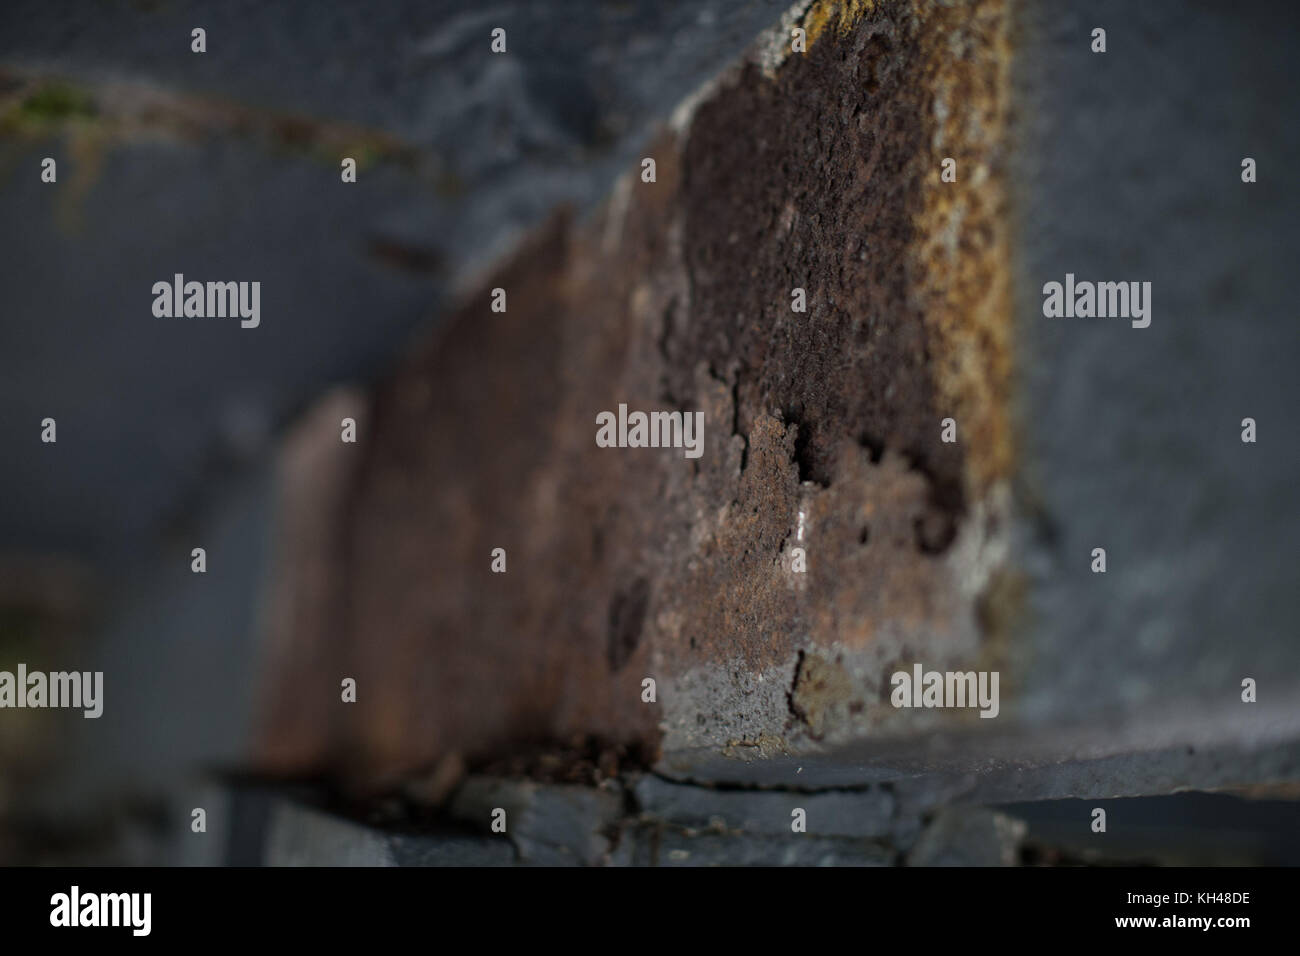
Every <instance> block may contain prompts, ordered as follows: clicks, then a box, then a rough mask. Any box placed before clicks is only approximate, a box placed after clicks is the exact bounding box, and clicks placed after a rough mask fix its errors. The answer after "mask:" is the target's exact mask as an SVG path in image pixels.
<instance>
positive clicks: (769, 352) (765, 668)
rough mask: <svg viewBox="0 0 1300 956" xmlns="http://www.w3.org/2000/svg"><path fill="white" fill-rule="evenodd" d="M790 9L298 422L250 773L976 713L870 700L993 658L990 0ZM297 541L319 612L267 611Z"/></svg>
mask: <svg viewBox="0 0 1300 956" xmlns="http://www.w3.org/2000/svg"><path fill="white" fill-rule="evenodd" d="M787 20H789V22H790V23H795V24H799V23H802V24H805V29H807V31H808V35H809V37H810V44H809V47H808V50H807V52H806V53H803V54H789V55H786V56H784V57H780V56H773V50H774V49H775V47H774V46H773V44H774V43H775V42H776V40H777V39H779V38H780V36H779V31H784V30H785V29H786V27H787V26H788V25H789V24H788V23H783V24H782V25H781V26H780V27H779V28H778V32H777V33H774V35H773V36H769V37H767V38H765V40H764V41H763V42H762V43H760V44H759V45H757V46H756V47H755V50H754V52H753V54H752V55H751V56H750V57H749V58H748V59H746V60H745V61H744V62H742V63H740V64H738V65H736V66H735V67H733V68H732V69H730V70H728V72H727V73H726V74H724V75H723V76H721V77H720V78H719V79H718V81H717V82H716V83H714V84H712V85H711V87H710V89H709V90H708V91H707V92H706V93H704V94H703V95H701V96H700V97H697V98H695V99H694V100H692V101H691V103H690V104H688V106H686V107H684V108H683V109H682V110H680V111H679V112H678V114H676V116H675V117H674V122H673V123H672V124H671V126H670V128H669V129H666V130H665V131H664V132H663V133H662V134H661V135H660V136H659V138H658V139H657V140H655V141H654V142H653V143H652V144H650V146H648V147H647V152H646V155H648V156H653V157H654V158H655V159H656V165H657V170H656V172H657V178H656V181H655V182H653V183H646V182H643V181H642V180H641V177H640V175H639V169H637V170H634V171H631V172H629V173H628V174H627V176H626V177H625V178H624V179H623V180H621V181H620V182H619V183H618V184H617V186H616V187H615V189H614V190H613V193H612V195H611V197H610V199H609V201H608V202H607V203H606V205H605V206H604V208H603V209H602V210H600V211H599V212H598V213H597V214H596V215H594V216H593V217H591V219H590V220H588V221H586V222H584V223H581V224H579V225H573V224H571V223H570V221H569V220H568V219H566V218H565V217H558V218H556V219H555V220H553V221H552V222H551V223H550V224H549V225H548V226H547V227H546V228H545V229H543V230H540V231H539V233H538V234H537V235H535V236H533V237H531V238H530V240H529V241H528V242H526V243H525V244H524V245H523V246H522V247H521V249H520V250H519V252H518V253H517V255H516V256H515V257H514V259H513V261H512V262H510V263H508V264H506V265H505V266H503V267H502V268H501V269H500V270H499V271H497V272H496V273H495V274H493V275H491V276H490V277H489V278H488V279H487V280H486V281H485V283H484V285H483V288H481V289H479V290H477V291H475V292H473V293H471V294H470V295H468V296H467V297H466V301H465V304H464V306H463V307H462V308H461V309H460V311H459V312H458V313H457V314H455V315H453V316H451V317H449V319H448V320H447V321H446V322H445V323H444V324H442V325H441V326H440V327H439V330H438V331H437V333H436V334H435V335H434V336H433V337H431V338H430V339H429V340H428V341H427V342H425V343H423V344H421V345H420V346H419V347H417V348H416V349H414V350H413V351H412V353H411V354H410V356H409V357H408V358H407V360H406V361H404V362H403V364H402V366H401V368H399V369H397V370H396V371H395V372H394V373H393V374H392V375H391V376H390V377H389V378H388V379H387V380H386V381H385V382H384V383H382V384H381V385H380V386H379V387H378V388H377V389H376V390H375V393H374V394H373V395H372V396H370V397H369V399H368V406H369V414H368V417H367V418H366V422H367V425H366V428H365V430H364V435H363V441H362V443H360V444H359V445H357V446H339V445H338V435H337V426H333V425H330V424H329V423H326V424H325V425H317V426H315V432H314V434H315V438H316V441H317V442H318V443H319V445H320V447H322V448H323V447H327V446H328V447H329V448H331V449H333V451H332V452H331V454H333V455H337V456H350V461H351V464H350V465H348V466H347V468H346V474H345V475H344V476H343V477H341V478H338V479H337V480H336V481H335V483H334V487H335V491H334V492H332V493H331V494H329V495H327V496H325V497H327V498H328V500H329V501H330V502H331V506H330V508H329V509H328V513H324V512H322V514H320V515H315V516H311V515H305V514H303V510H304V509H301V508H299V509H296V511H295V512H292V513H287V514H286V517H285V518H284V519H283V523H282V527H281V529H280V534H279V540H280V541H281V549H282V565H281V566H282V570H281V573H280V574H279V576H278V579H277V583H276V584H275V585H274V586H273V589H272V592H271V595H270V605H269V606H270V608H271V613H270V616H269V617H268V621H269V622H270V625H269V628H268V634H269V641H270V643H271V646H272V651H273V657H272V659H273V660H274V661H275V662H276V664H275V668H274V670H273V674H272V679H271V681H270V682H269V684H268V688H267V693H268V695H269V696H268V700H271V701H273V700H276V699H281V700H284V699H292V700H294V701H295V707H294V708H292V709H289V708H286V707H284V706H280V707H278V708H276V707H268V708H267V710H266V720H265V721H264V722H263V726H262V730H261V734H260V736H259V740H260V741H262V747H261V751H260V754H259V756H260V763H259V765H260V766H261V767H262V769H266V770H270V771H274V772H278V773H298V774H301V773H308V772H311V773H320V772H332V773H334V774H335V775H337V776H338V777H339V778H340V779H341V780H343V781H345V782H347V783H349V784H351V785H353V786H356V787H359V788H362V789H378V788H382V787H385V786H388V785H391V784H392V783H394V782H395V781H398V780H400V778H401V777H403V776H404V775H407V774H410V773H413V772H418V771H420V770H421V769H422V768H427V767H430V766H434V765H436V764H437V763H438V762H439V761H441V760H444V759H447V758H448V756H449V755H453V754H454V755H456V759H458V760H459V759H460V758H462V757H463V758H464V759H465V760H466V761H467V762H468V763H469V764H470V765H471V766H473V765H474V763H475V762H476V761H477V762H480V763H482V762H486V761H491V760H493V759H495V758H499V757H501V756H503V755H507V754H511V753H516V752H518V751H520V750H521V749H528V748H545V747H546V746H548V745H550V744H553V743H555V742H557V741H564V742H568V741H572V740H574V739H575V738H576V739H582V740H591V741H598V742H600V743H601V745H604V746H609V747H616V748H618V747H621V748H624V749H626V750H628V751H629V752H640V753H647V754H651V755H654V754H659V755H660V756H661V759H663V760H665V761H667V762H668V763H669V764H670V763H671V758H672V755H673V754H680V753H689V752H699V751H701V750H703V751H705V752H711V753H722V754H732V755H735V756H738V757H751V756H762V755H767V754H771V753H778V752H792V753H798V752H802V751H804V750H809V749H816V748H820V747H823V746H826V745H828V744H833V743H835V742H839V741H844V740H849V739H860V738H862V737H864V736H871V735H883V734H908V733H912V732H916V731H917V730H920V729H924V728H925V727H928V726H937V725H940V724H942V723H943V722H945V721H946V722H949V723H951V722H954V721H956V722H967V721H969V720H970V719H971V718H973V717H974V713H973V712H947V713H942V712H921V711H895V710H894V709H893V708H892V707H891V706H890V704H889V693H888V692H889V687H888V677H889V674H890V673H891V672H892V671H893V670H894V669H896V668H897V667H910V665H911V663H912V662H913V661H920V662H922V663H923V664H924V665H925V666H926V667H927V668H932V669H934V668H937V669H953V668H956V667H962V668H963V669H966V668H970V667H976V666H979V667H985V668H987V667H995V668H996V667H997V666H999V664H998V657H997V655H996V654H993V653H991V652H990V650H989V648H990V646H991V644H990V642H989V641H988V640H986V638H985V635H984V633H983V628H982V627H981V621H982V620H983V621H985V622H987V621H988V620H990V619H1002V617H1004V616H1005V615H1002V616H999V615H990V613H989V610H988V599H986V598H983V596H984V594H985V592H986V590H988V587H989V583H990V581H991V580H995V579H996V577H995V575H996V572H997V570H998V568H999V566H1000V564H1001V562H1002V557H1003V554H1002V552H1003V549H1002V543H1001V541H1002V532H1001V530H1000V529H1001V528H1004V527H1005V523H1006V522H1005V517H1006V516H1005V514H1004V513H1003V511H1004V508H1005V505H1004V499H1005V492H1004V491H1003V488H1004V485H1005V482H1006V480H1007V478H1008V475H1009V471H1010V468H1011V464H1012V452H1011V447H1010V439H1009V429H1008V424H1007V403H1008V389H1009V387H1010V368H1009V362H1008V358H1007V355H1008V352H1009V349H1008V342H1007V335H1008V328H1009V321H1010V314H1009V295H1008V289H1007V284H1008V280H1007V275H1008V270H1007V265H1006V260H1007V249H1006V246H1007V237H1006V235H1005V224H1004V219H1005V216H1004V213H1003V200H1002V192H1001V186H1000V183H999V168H1000V157H999V154H998V150H999V148H1000V147H999V144H1000V142H1001V135H1002V126H1003V123H1004V117H1005V110H1006V96H1007V92H1006V77H1005V71H1006V66H1007V63H1006V61H1007V57H1008V51H1007V49H1006V38H1005V34H1006V29H1007V27H1006V21H1005V10H1004V5H1003V3H1001V2H995V0H983V2H974V3H969V4H961V5H953V6H947V5H944V4H940V3H930V2H917V3H889V2H884V3H878V4H866V3H850V4H842V5H837V4H825V3H814V4H811V5H807V4H804V5H801V7H797V8H795V10H794V11H792V13H791V14H790V15H789V16H788V17H787ZM785 36H786V37H787V38H788V32H786V33H785ZM949 156H950V157H952V158H954V159H956V161H957V169H958V181H957V182H956V183H942V182H941V181H940V178H939V175H940V169H941V165H940V164H941V161H942V160H943V158H944V157H949ZM495 287H501V288H505V289H506V290H507V294H508V311H507V312H506V313H494V312H492V311H491V310H490V309H489V302H490V290H491V289H492V288H495ZM794 288H803V289H804V290H805V291H806V295H807V302H808V310H807V312H806V313H795V312H793V311H792V310H791V291H792V290H793V289H794ZM619 403H626V404H627V405H628V407H629V408H631V409H639V410H644V411H650V410H682V411H695V410H700V411H703V412H704V413H705V431H704V454H703V456H702V457H700V458H699V459H688V458H686V457H684V456H683V454H682V452H681V451H680V450H677V449H631V448H629V449H608V448H598V447H597V446H596V444H595V432H596V424H595V423H596V415H597V414H598V413H599V412H601V411H607V410H609V411H612V410H615V409H617V407H618V405H619ZM948 417H951V418H954V419H955V420H956V422H957V429H958V438H959V440H958V442H957V443H955V444H945V443H943V442H941V440H940V430H941V426H940V422H941V420H942V419H944V418H948ZM308 427H309V426H306V425H305V426H304V428H305V429H306V428H308ZM299 441H300V443H305V444H306V445H310V440H309V438H307V437H301V436H300V439H299ZM290 493H291V490H290ZM340 503H342V504H340ZM340 510H341V512H342V517H339V514H340ZM311 521H322V522H327V523H332V524H337V526H338V530H337V531H336V532H334V533H332V534H330V535H320V534H310V533H306V532H305V531H304V530H303V527H304V525H305V524H309V523H310V522H311ZM322 540H334V541H336V542H337V546H338V549H339V555H338V556H337V557H336V558H335V559H333V560H332V561H330V562H321V561H319V560H318V559H312V557H311V555H309V554H306V553H304V550H303V548H302V547H301V546H299V547H298V549H297V550H296V551H295V544H294V542H319V541H322ZM497 547H502V548H505V549H506V551H507V554H508V570H507V572H506V573H505V574H493V573H492V572H491V571H490V554H491V552H492V549H493V548H497ZM796 548H802V549H803V550H804V552H805V554H806V562H807V571H806V573H798V572H796V571H795V570H794V564H795V554H796V552H795V549H796ZM306 563H312V567H313V568H314V569H315V571H314V572H313V573H314V577H312V587H313V589H314V590H315V593H321V592H322V591H324V592H328V593H331V594H332V595H333V597H332V598H331V600H332V601H333V604H332V605H331V607H332V613H331V615H330V618H329V621H328V622H327V623H326V624H320V622H319V617H320V616H319V615H315V616H312V615H310V614H306V613H300V614H299V617H300V618H302V621H298V622H295V618H294V615H293V614H292V613H288V612H286V611H285V608H286V607H297V608H302V607H303V597H302V595H301V594H297V593H296V591H297V590H300V589H301V585H300V584H299V585H295V580H298V581H299V582H300V581H301V580H302V579H303V574H302V573H297V574H296V575H295V569H296V568H298V567H300V566H302V565H303V564H306ZM322 574H325V575H327V576H329V578H330V580H329V581H328V582H326V581H324V580H322V579H320V575H322ZM313 620H315V621H316V626H314V627H304V626H302V622H303V621H313ZM326 632H328V633H326ZM343 676H351V677H354V678H356V679H357V681H358V699H357V702H356V703H355V704H342V703H340V702H339V693H338V687H339V683H338V681H339V678H341V677H343ZM647 677H649V678H654V679H655V681H656V683H657V701H656V702H655V703H653V704H650V703H645V702H643V700H642V681H643V679H644V678H647ZM1005 688H1006V684H1004V693H1005Z"/></svg>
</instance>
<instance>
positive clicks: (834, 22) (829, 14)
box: [803, 0, 876, 45]
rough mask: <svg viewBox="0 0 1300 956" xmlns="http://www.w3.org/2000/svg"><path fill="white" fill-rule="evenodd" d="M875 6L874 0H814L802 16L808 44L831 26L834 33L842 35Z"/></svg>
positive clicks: (815, 40) (813, 41)
mask: <svg viewBox="0 0 1300 956" xmlns="http://www.w3.org/2000/svg"><path fill="white" fill-rule="evenodd" d="M875 7H876V4H875V0H816V2H815V3H814V4H813V5H812V6H811V7H809V8H808V12H807V13H805V14H804V17H803V26H804V29H805V30H807V31H808V43H809V45H811V44H813V43H815V42H817V38H818V37H820V36H821V35H822V34H823V33H825V32H826V30H827V29H829V28H831V27H832V26H833V27H834V29H835V32H836V33H838V34H839V35H840V36H844V34H846V33H848V32H849V31H850V30H851V29H853V26H854V25H855V24H856V23H857V22H858V21H859V20H861V19H862V18H863V17H865V16H866V15H867V14H869V13H871V11H872V10H874V9H875Z"/></svg>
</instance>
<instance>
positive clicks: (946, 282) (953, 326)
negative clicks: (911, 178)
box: [914, 0, 1013, 498]
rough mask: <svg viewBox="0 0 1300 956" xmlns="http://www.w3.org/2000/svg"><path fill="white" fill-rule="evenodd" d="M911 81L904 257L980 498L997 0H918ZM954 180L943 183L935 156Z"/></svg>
mask: <svg viewBox="0 0 1300 956" xmlns="http://www.w3.org/2000/svg"><path fill="white" fill-rule="evenodd" d="M918 11H919V12H920V14H921V17H922V29H921V34H920V35H921V37H922V56H921V58H920V62H919V63H918V75H917V78H916V82H917V83H920V84H922V85H923V86H925V87H926V88H928V89H930V90H931V91H932V101H931V102H932V115H931V117H930V120H931V122H932V123H933V133H932V135H931V137H930V142H929V147H930V149H929V151H928V152H927V153H926V154H924V155H921V156H919V157H917V160H916V161H917V162H918V163H920V164H921V168H922V170H923V175H922V182H923V200H922V203H921V206H920V209H919V211H918V212H917V214H916V222H915V226H916V229H915V235H916V236H917V237H918V242H917V247H916V248H915V249H914V261H915V265H916V268H917V273H918V280H919V281H918V287H919V291H920V294H921V295H922V296H923V297H924V301H925V315H926V325H927V330H928V333H929V339H930V342H931V347H930V353H931V360H932V363H933V369H932V374H933V376H934V381H935V385H936V389H937V391H938V393H939V401H940V402H941V405H942V411H943V417H949V416H951V417H952V418H954V419H956V420H957V423H958V440H959V441H960V442H961V445H962V448H963V449H964V451H965V453H966V479H967V489H968V491H969V492H971V494H972V496H973V497H975V498H978V497H982V496H983V495H984V494H985V493H987V491H988V490H989V488H990V487H991V486H992V484H993V483H994V482H996V481H997V480H998V479H1000V478H1004V477H1006V476H1007V475H1008V474H1009V473H1010V469H1011V464H1012V455H1013V447H1012V434H1011V425H1010V389H1011V373H1012V367H1011V366H1012V362H1011V354H1012V340H1011V336H1012V331H1011V287H1010V267H1009V261H1010V245H1009V243H1010V238H1009V235H1008V232H1007V225H1006V223H1007V215H1006V200H1005V193H1004V191H1003V187H1002V182H1001V179H1000V175H999V174H1000V169H1001V167H1000V162H1001V154H1000V148H1001V144H1002V143H1003V141H1004V130H1005V126H1006V122H1007V110H1008V97H1009V79H1008V72H1007V71H1008V65H1009V63H1010V52H1009V41H1008V38H1007V16H1006V10H1005V3H1004V2H1003V0H979V2H977V3H974V4H970V5H964V6H961V7H945V6H942V5H939V4H919V5H918ZM946 158H952V159H954V160H955V161H956V173H957V181H956V182H943V181H942V178H941V168H942V163H943V161H944V159H946Z"/></svg>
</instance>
